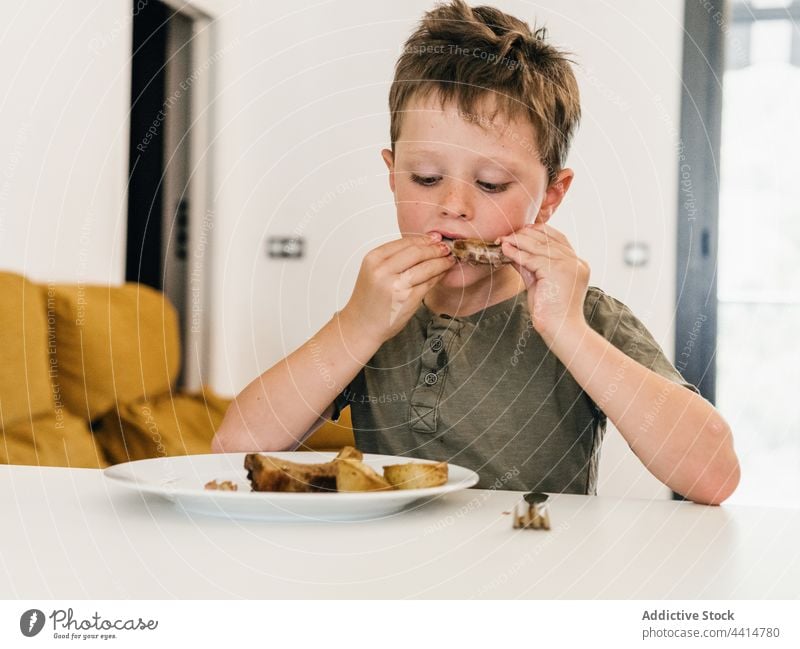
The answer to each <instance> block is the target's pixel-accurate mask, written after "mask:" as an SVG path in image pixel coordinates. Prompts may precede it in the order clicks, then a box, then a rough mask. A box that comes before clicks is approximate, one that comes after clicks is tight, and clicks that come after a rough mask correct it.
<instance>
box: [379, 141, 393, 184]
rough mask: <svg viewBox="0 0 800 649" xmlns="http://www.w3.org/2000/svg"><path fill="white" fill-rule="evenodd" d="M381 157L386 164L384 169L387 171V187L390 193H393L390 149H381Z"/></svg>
mask: <svg viewBox="0 0 800 649" xmlns="http://www.w3.org/2000/svg"><path fill="white" fill-rule="evenodd" d="M381 157H382V158H383V161H384V162H385V163H386V168H387V169H388V170H389V187H390V188H391V190H392V193H394V153H392V150H391V149H383V150H382V151H381Z"/></svg>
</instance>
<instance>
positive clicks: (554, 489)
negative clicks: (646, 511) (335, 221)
mask: <svg viewBox="0 0 800 649" xmlns="http://www.w3.org/2000/svg"><path fill="white" fill-rule="evenodd" d="M584 314H585V316H586V320H587V322H588V323H589V325H590V326H591V327H592V328H593V329H594V330H595V331H597V332H598V333H600V334H601V335H602V336H603V337H604V338H606V339H607V340H609V341H610V342H611V343H612V344H613V345H614V346H616V347H617V348H619V349H620V350H622V351H623V352H624V353H625V354H627V355H628V356H629V357H631V358H632V359H634V360H635V361H638V362H639V363H641V364H642V365H644V366H645V367H648V368H650V369H651V370H653V371H654V372H656V373H657V374H660V375H661V376H663V377H665V378H667V379H669V380H670V381H674V382H675V383H678V384H680V385H684V386H686V387H687V388H689V389H691V390H693V391H695V392H698V393H699V391H698V390H697V388H696V387H695V386H693V385H691V384H688V383H686V382H685V380H684V379H683V377H682V376H681V375H680V373H679V372H678V370H677V369H675V367H673V365H672V364H671V363H670V362H669V360H667V358H666V356H665V355H664V353H663V351H662V350H661V348H660V347H659V345H658V343H656V341H655V340H654V339H653V337H652V335H651V334H650V332H649V331H648V330H647V328H646V327H645V326H644V325H643V324H642V323H641V322H640V321H639V320H638V319H637V318H636V317H635V316H634V315H633V313H631V311H630V309H628V307H627V306H625V305H624V304H622V303H621V302H619V301H618V300H616V299H614V298H613V297H610V296H609V295H606V294H605V293H604V292H603V291H601V290H600V289H598V288H595V287H591V286H590V287H589V289H588V291H587V295H586V300H585V302H584ZM348 405H349V406H350V410H351V415H352V420H353V432H354V435H355V440H356V445H357V446H358V448H359V449H360V450H362V451H363V452H365V453H381V454H387V455H401V456H407V457H415V458H425V459H430V460H444V461H447V462H450V463H452V464H457V465H461V466H464V467H468V468H470V469H472V470H474V471H476V472H477V473H478V474H479V475H480V482H479V483H478V487H480V488H483V489H489V488H496V489H509V490H525V491H527V490H535V491H546V492H551V493H577V494H596V493H597V472H598V464H599V460H600V446H601V444H602V441H603V436H604V434H605V430H606V416H605V414H604V413H603V412H602V411H601V410H599V409H598V408H597V406H596V404H595V403H594V402H593V401H592V399H591V398H590V397H589V395H587V394H586V393H585V392H584V391H583V389H582V388H581V387H580V385H578V383H577V382H576V381H575V379H574V378H573V377H572V375H571V374H570V373H569V372H568V371H567V370H566V368H565V367H564V365H563V364H562V363H561V361H559V360H558V358H557V357H556V356H555V355H554V354H553V353H551V352H550V351H549V349H548V347H547V346H546V345H545V343H544V341H543V340H542V338H541V337H540V336H539V334H538V333H537V332H536V331H535V330H534V329H533V326H532V323H531V317H530V312H529V311H528V304H527V294H526V291H522V292H520V293H519V294H517V295H516V296H514V297H512V298H509V299H508V300H505V301H503V302H499V303H498V304H494V305H492V306H489V307H487V308H486V309H483V310H482V311H479V312H477V313H474V314H471V315H468V316H463V317H451V316H449V315H447V314H436V313H433V312H432V311H430V310H429V309H428V307H427V306H426V305H425V304H424V303H423V304H422V305H421V306H420V308H419V309H418V310H417V312H416V313H415V314H414V316H413V317H412V318H411V319H410V320H409V322H408V323H407V324H406V326H405V328H404V329H403V330H402V331H401V332H400V333H398V334H397V335H396V336H394V337H393V338H391V339H389V340H387V341H386V342H385V343H384V344H383V345H382V346H381V347H380V349H378V351H377V352H376V353H375V355H374V356H373V357H372V358H371V359H370V361H369V362H368V363H367V365H365V366H364V367H363V368H362V369H361V371H360V372H359V373H358V375H356V377H355V378H354V379H353V381H352V382H351V383H350V385H348V386H347V388H345V390H343V391H342V393H341V394H339V396H338V397H337V398H336V401H335V403H334V412H333V416H332V419H333V420H334V421H336V420H337V419H338V418H339V413H340V412H341V410H342V409H343V408H345V407H346V406H348Z"/></svg>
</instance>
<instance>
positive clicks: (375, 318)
mask: <svg viewBox="0 0 800 649" xmlns="http://www.w3.org/2000/svg"><path fill="white" fill-rule="evenodd" d="M434 237H435V238H434ZM454 263H455V258H454V257H453V255H451V254H450V250H449V248H448V247H447V246H446V245H445V244H443V243H441V235H440V234H438V233H436V234H435V235H416V234H415V235H409V236H407V237H403V238H401V239H397V240H395V241H390V242H389V243H385V244H383V245H382V246H379V247H377V248H375V249H374V250H370V251H369V252H368V253H367V254H366V256H365V257H364V261H363V262H361V270H360V271H359V273H358V279H356V285H355V288H354V289H353V295H352V296H351V297H350V301H349V302H348V303H347V305H346V306H345V307H344V309H342V314H343V315H346V316H347V317H349V318H350V319H351V320H352V321H353V322H355V323H356V324H357V325H358V327H359V328H360V329H361V330H362V331H363V332H364V333H365V335H367V336H369V337H370V338H372V339H373V340H374V341H375V342H376V343H378V344H382V343H383V342H385V341H386V340H389V338H391V337H392V336H394V335H395V334H397V333H398V332H400V331H401V330H402V329H403V327H404V326H405V324H406V323H407V322H408V321H409V320H410V319H411V316H413V315H414V313H415V312H416V310H417V309H418V308H419V305H420V304H422V298H423V297H425V294H426V293H427V292H428V291H429V290H430V289H431V288H432V287H433V286H434V285H435V284H436V283H437V282H438V281H439V280H440V279H441V278H442V277H444V274H445V273H446V272H447V271H449V270H450V269H451V268H452V267H453V264H454Z"/></svg>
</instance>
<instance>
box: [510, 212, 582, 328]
mask: <svg viewBox="0 0 800 649" xmlns="http://www.w3.org/2000/svg"><path fill="white" fill-rule="evenodd" d="M496 242H497V243H502V244H503V253H504V254H505V255H506V256H507V257H509V258H510V259H511V260H512V262H513V263H512V265H513V266H514V268H516V269H517V272H519V274H520V275H521V276H522V279H523V281H524V282H525V286H527V287H528V309H529V310H530V313H531V321H532V323H533V326H534V328H535V329H536V331H537V332H538V333H539V334H540V335H541V336H542V337H543V338H544V339H545V341H546V342H550V341H552V340H553V339H554V337H555V336H556V335H557V334H558V333H559V332H561V333H565V331H564V330H565V329H570V328H576V327H577V328H580V327H584V326H586V318H585V317H584V314H583V303H584V300H585V299H586V289H587V287H588V286H589V272H590V271H589V264H587V263H586V262H585V261H584V260H583V259H579V258H578V256H577V255H576V254H575V251H574V250H573V249H572V246H571V245H570V243H569V241H568V240H567V237H565V236H564V235H563V234H562V233H561V232H559V231H558V230H556V229H555V228H553V227H551V226H549V225H546V224H544V223H529V224H527V225H525V226H524V227H523V228H522V229H520V230H517V231H516V232H512V233H511V234H508V235H505V236H503V237H499V238H498V239H497V240H496Z"/></svg>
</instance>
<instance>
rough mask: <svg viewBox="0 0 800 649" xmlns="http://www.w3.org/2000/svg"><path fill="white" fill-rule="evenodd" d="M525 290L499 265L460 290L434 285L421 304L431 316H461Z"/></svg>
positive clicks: (511, 272)
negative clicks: (429, 311) (432, 314)
mask: <svg viewBox="0 0 800 649" xmlns="http://www.w3.org/2000/svg"><path fill="white" fill-rule="evenodd" d="M524 290H525V282H523V281H522V277H520V274H519V273H518V272H517V271H516V270H514V268H512V267H511V266H503V267H501V268H500V269H498V270H497V271H495V272H494V273H492V274H491V275H490V276H488V277H486V278H485V279H483V280H481V281H480V282H476V283H475V284H473V285H472V286H467V287H464V289H463V290H455V289H442V287H440V286H434V287H433V288H432V289H431V290H430V291H428V293H427V295H425V297H424V298H423V300H422V302H423V303H424V304H425V306H426V307H428V309H430V310H431V311H432V312H433V313H436V314H442V313H446V314H447V315H449V316H452V317H465V316H468V315H472V314H473V313H477V312H478V311H482V310H484V309H487V308H489V307H490V306H494V305H495V304H498V303H500V302H503V301H504V300H508V299H510V298H512V297H514V296H515V295H518V294H519V293H520V292H521V291H524Z"/></svg>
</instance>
